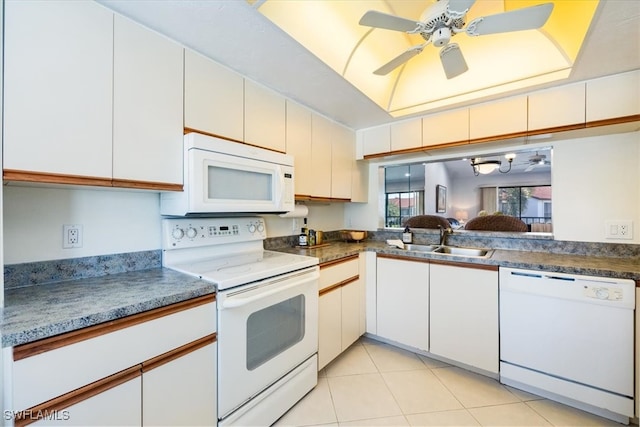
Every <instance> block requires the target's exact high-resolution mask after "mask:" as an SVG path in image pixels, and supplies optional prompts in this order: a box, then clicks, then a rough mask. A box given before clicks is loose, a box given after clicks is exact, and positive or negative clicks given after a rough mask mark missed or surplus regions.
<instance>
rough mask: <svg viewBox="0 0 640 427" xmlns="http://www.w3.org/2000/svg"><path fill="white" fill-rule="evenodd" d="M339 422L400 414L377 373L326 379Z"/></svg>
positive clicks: (398, 408)
mask: <svg viewBox="0 0 640 427" xmlns="http://www.w3.org/2000/svg"><path fill="white" fill-rule="evenodd" d="M327 381H328V382H329V389H330V391H331V396H332V398H333V404H334V407H335V410H336V416H337V418H338V422H343V421H355V420H365V419H370V418H381V417H390V416H394V415H402V411H401V410H400V407H399V406H398V404H397V403H396V401H395V399H394V398H393V395H392V394H391V392H390V391H389V389H388V388H387V385H386V384H385V382H384V380H383V379H382V376H381V375H380V374H361V375H348V376H342V377H329V378H327Z"/></svg>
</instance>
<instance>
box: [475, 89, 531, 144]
mask: <svg viewBox="0 0 640 427" xmlns="http://www.w3.org/2000/svg"><path fill="white" fill-rule="evenodd" d="M526 130H527V97H526V96H519V97H515V98H508V99H502V100H499V101H494V102H488V103H485V104H479V105H477V106H473V107H471V108H470V109H469V139H471V140H474V139H481V138H489V137H497V136H504V135H511V134H517V133H524V132H526Z"/></svg>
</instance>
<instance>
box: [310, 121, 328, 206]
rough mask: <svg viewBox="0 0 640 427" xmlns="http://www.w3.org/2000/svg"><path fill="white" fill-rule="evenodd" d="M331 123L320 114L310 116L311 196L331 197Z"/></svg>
mask: <svg viewBox="0 0 640 427" xmlns="http://www.w3.org/2000/svg"><path fill="white" fill-rule="evenodd" d="M332 139H333V135H332V124H331V122H330V121H329V120H327V119H325V118H324V117H322V116H319V115H317V114H313V115H312V116H311V159H312V164H311V171H312V176H313V187H312V191H311V195H312V196H316V197H326V198H330V197H331V146H332Z"/></svg>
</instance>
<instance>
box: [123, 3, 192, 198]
mask: <svg viewBox="0 0 640 427" xmlns="http://www.w3.org/2000/svg"><path fill="white" fill-rule="evenodd" d="M114 24H115V25H114V61H113V66H114V83H113V177H114V179H121V180H136V181H148V182H157V183H170V184H180V185H181V184H182V145H183V142H182V141H183V138H182V135H183V108H182V105H183V68H184V67H183V48H182V47H181V46H179V45H178V44H176V43H174V42H172V41H171V40H169V39H167V38H165V37H163V36H161V35H159V34H157V33H154V32H152V31H150V30H148V29H146V28H144V27H142V26H140V25H138V24H136V23H134V22H132V21H130V20H128V19H126V18H124V17H121V16H119V15H116V16H115V23H114Z"/></svg>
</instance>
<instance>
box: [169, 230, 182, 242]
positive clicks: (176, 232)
mask: <svg viewBox="0 0 640 427" xmlns="http://www.w3.org/2000/svg"><path fill="white" fill-rule="evenodd" d="M171 235H172V236H173V238H174V239H176V240H180V239H182V238H183V237H184V231H183V230H182V228H174V229H173V232H172V233H171Z"/></svg>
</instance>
